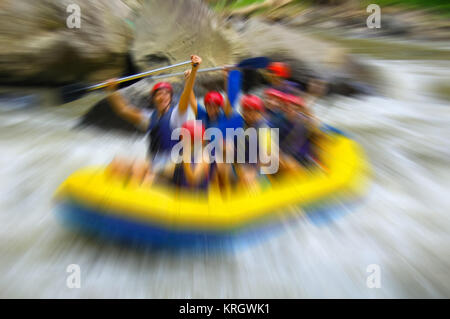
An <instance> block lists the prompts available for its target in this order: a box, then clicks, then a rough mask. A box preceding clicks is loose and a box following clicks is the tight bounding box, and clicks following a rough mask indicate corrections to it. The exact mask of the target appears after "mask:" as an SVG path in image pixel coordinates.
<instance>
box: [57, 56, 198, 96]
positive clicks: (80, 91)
mask: <svg viewBox="0 0 450 319" xmlns="http://www.w3.org/2000/svg"><path fill="white" fill-rule="evenodd" d="M190 63H191V61H185V62H180V63H177V64H172V65H168V66H164V67H161V68H158V69H154V70H150V71H146V72H141V73H138V74H134V75H129V76H126V77H123V78H120V79H118V80H117V83H122V82H126V81H131V80H135V79H140V78H144V77H147V76H150V75H152V74H154V73H157V72H161V71H165V70H169V69H172V68H176V67H179V66H183V65H187V64H190ZM107 85H108V82H102V83H98V84H94V85H89V86H86V85H83V84H79V83H77V84H71V85H67V86H64V87H63V88H61V92H60V93H61V100H62V101H63V103H69V102H72V101H75V100H77V99H79V98H81V97H82V96H83V95H85V94H87V93H89V92H92V91H95V90H98V89H101V88H104V87H105V86H107Z"/></svg>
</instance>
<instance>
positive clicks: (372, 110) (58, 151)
mask: <svg viewBox="0 0 450 319" xmlns="http://www.w3.org/2000/svg"><path fill="white" fill-rule="evenodd" d="M368 63H370V64H371V65H373V66H374V67H375V68H377V69H378V71H379V72H380V73H381V75H382V76H383V79H384V80H383V85H382V87H381V92H382V94H381V95H380V96H372V97H362V98H348V97H330V98H327V99H325V100H322V101H319V104H318V106H317V110H316V112H317V114H318V115H319V117H320V118H321V119H322V120H324V121H325V122H327V123H328V124H331V125H334V126H336V127H338V128H340V129H342V130H345V131H347V132H349V133H350V134H351V135H352V136H353V137H354V138H355V139H356V140H357V141H358V142H360V143H361V144H362V146H363V147H364V149H365V152H366V154H367V156H368V158H369V160H370V163H371V165H372V167H373V180H372V182H371V185H370V187H369V190H368V193H367V195H366V197H365V198H364V199H363V201H362V202H361V203H359V204H358V205H357V206H355V207H353V208H352V209H351V211H348V212H347V214H344V215H341V216H339V217H338V218H336V219H335V220H333V221H330V222H329V223H327V224H325V225H317V224H315V223H312V222H311V221H310V220H309V219H307V218H304V219H302V220H300V221H299V222H297V223H295V224H292V225H288V226H287V227H286V229H285V230H284V231H283V232H281V233H280V234H278V235H276V236H272V237H270V238H268V239H266V240H264V241H261V242H259V243H256V244H254V245H250V246H248V247H246V248H244V249H240V250H238V251H235V252H233V253H223V254H213V253H199V254H184V253H171V252H167V251H158V252H154V251H147V250H143V249H137V248H134V247H129V246H124V245H116V244H112V243H105V242H99V241H97V240H96V239H94V238H89V237H85V236H82V235H79V234H77V233H74V232H71V231H69V230H68V229H66V228H64V227H63V226H62V225H61V224H60V223H59V222H58V220H57V218H56V217H55V212H54V203H53V202H52V201H51V198H52V194H53V192H54V190H55V189H56V188H57V186H58V185H59V184H60V183H61V182H62V181H63V180H64V179H65V178H66V177H67V176H68V175H69V174H70V173H71V172H73V171H75V170H77V169H79V168H82V167H84V166H86V165H90V164H105V163H107V162H108V161H110V160H111V159H112V158H113V156H114V155H117V154H125V155H130V156H141V157H144V156H145V150H146V148H145V146H146V141H145V140H144V139H142V138H138V137H130V136H129V135H120V133H105V132H103V131H99V130H95V129H83V130H75V129H73V126H74V125H75V123H76V122H77V121H78V117H79V116H80V115H81V114H82V113H83V112H84V111H86V110H87V109H88V108H89V105H92V103H93V102H94V100H96V99H99V98H100V97H99V96H95V95H93V96H91V97H87V98H85V99H83V100H80V101H78V102H76V103H72V104H70V105H66V106H58V107H55V106H42V107H39V108H30V109H19V110H10V109H5V108H0V154H1V156H0V256H1V257H0V297H8V298H9V297H40V298H41V297H42V298H50V297H57V298H73V297H82V298H90V297H95V298H105V297H113V298H114V297H123V298H131V297H133V298H134V297H137V298H141V297H147V298H166V297H170V298H185V297H188V298H227V297H229V298H231V297H234V298H246V297H250V298H259V297H261V298H312V297H318V298H321V297H325V298H328V297H344V298H358V297H362V298H367V297H368V298H372V297H387V298H393V297H406V298H409V297H447V298H448V297H450V274H449V272H448V269H450V249H449V248H450V232H449V229H450V215H449V214H450V196H449V189H450V169H449V167H450V166H449V158H450V140H449V137H450V108H449V105H448V102H446V101H444V100H439V99H438V98H437V97H435V96H434V95H433V94H432V87H433V86H434V85H436V83H445V81H447V82H448V79H449V77H450V68H449V66H450V63H449V62H448V61H447V62H445V61H411V60H408V61H395V60H380V59H370V60H369V61H368ZM70 264H77V265H79V266H80V269H81V287H80V288H79V289H70V288H68V287H67V285H66V279H67V276H68V275H69V274H68V273H67V272H66V269H67V267H68V266H69V265H70ZM372 264H376V265H378V266H379V267H380V268H379V269H380V279H381V282H380V283H381V287H380V288H372V289H371V288H368V286H367V283H366V281H367V278H368V276H369V275H370V273H368V272H367V267H368V266H369V265H372Z"/></svg>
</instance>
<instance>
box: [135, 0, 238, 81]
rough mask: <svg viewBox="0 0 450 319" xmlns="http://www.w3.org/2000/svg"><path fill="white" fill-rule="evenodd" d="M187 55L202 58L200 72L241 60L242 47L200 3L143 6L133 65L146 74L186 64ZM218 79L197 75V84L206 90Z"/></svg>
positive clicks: (161, 0) (166, 1)
mask: <svg viewBox="0 0 450 319" xmlns="http://www.w3.org/2000/svg"><path fill="white" fill-rule="evenodd" d="M191 54H197V55H200V56H201V57H202V59H203V63H202V68H207V67H213V66H221V65H226V64H232V63H235V62H236V61H237V60H238V59H239V58H240V57H241V56H242V43H241V41H240V39H239V37H238V34H237V32H235V30H233V29H232V28H231V27H230V25H229V24H227V22H226V21H225V20H224V19H221V18H220V17H218V16H217V15H215V14H214V13H213V12H212V11H211V9H210V8H209V7H208V6H207V5H206V4H204V3H203V2H202V1H200V0H191V1H178V0H154V1H147V2H145V3H144V5H143V7H142V8H141V10H140V16H139V17H138V18H137V20H136V35H135V41H134V44H133V47H132V56H133V59H134V62H135V64H136V65H137V66H138V67H139V68H140V69H142V70H149V69H154V68H158V67H161V66H165V65H168V64H174V63H177V62H181V61H186V60H189V58H190V55H191ZM184 69H186V67H184V68H181V69H177V70H176V71H170V72H169V73H172V72H178V71H180V70H184ZM222 78H223V76H222V74H221V73H220V72H214V73H208V74H199V76H198V84H199V85H200V86H201V85H206V86H208V85H209V83H211V82H218V81H219V82H220V81H222Z"/></svg>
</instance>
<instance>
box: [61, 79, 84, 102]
mask: <svg viewBox="0 0 450 319" xmlns="http://www.w3.org/2000/svg"><path fill="white" fill-rule="evenodd" d="M87 87H88V86H87V85H83V84H78V83H77V84H70V85H66V86H64V87H62V88H60V92H59V96H60V98H61V101H62V102H63V104H65V103H69V102H72V101H75V100H78V99H79V98H81V97H83V96H84V95H85V94H86V93H87V92H88V89H87Z"/></svg>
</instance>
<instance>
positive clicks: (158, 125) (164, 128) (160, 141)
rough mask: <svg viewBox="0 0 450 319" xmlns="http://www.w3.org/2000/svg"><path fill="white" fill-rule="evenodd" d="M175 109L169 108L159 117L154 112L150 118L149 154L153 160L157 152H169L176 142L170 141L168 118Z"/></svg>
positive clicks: (170, 132) (170, 131) (170, 129)
mask: <svg viewBox="0 0 450 319" xmlns="http://www.w3.org/2000/svg"><path fill="white" fill-rule="evenodd" d="M174 109H175V107H174V106H171V107H170V108H169V110H167V111H166V112H165V113H164V114H163V115H162V116H161V117H159V116H158V112H157V111H156V110H155V111H154V112H153V113H152V115H151V116H150V125H149V128H148V131H147V132H149V133H150V134H149V136H150V144H149V154H150V157H152V158H154V157H155V155H156V154H157V153H158V152H170V151H171V150H172V147H173V146H174V145H175V144H176V143H177V142H178V141H172V139H171V137H172V128H171V127H170V118H171V117H172V113H173V111H174Z"/></svg>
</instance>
